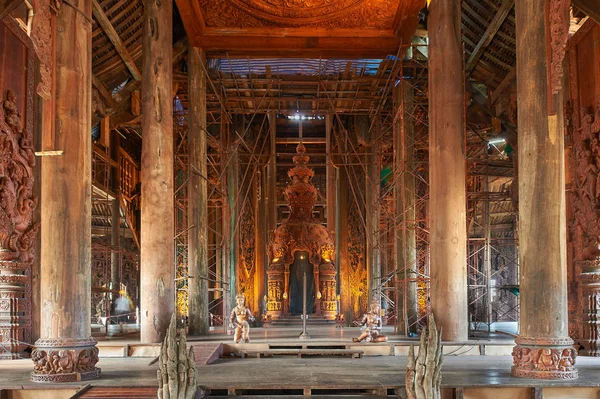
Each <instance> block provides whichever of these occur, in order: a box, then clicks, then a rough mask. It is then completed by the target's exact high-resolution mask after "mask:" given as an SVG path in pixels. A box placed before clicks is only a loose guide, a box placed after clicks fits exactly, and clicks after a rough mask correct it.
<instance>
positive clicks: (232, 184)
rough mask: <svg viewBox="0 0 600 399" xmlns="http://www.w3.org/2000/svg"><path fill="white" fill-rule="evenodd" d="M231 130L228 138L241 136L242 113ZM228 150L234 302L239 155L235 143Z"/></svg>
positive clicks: (231, 296) (238, 252)
mask: <svg viewBox="0 0 600 399" xmlns="http://www.w3.org/2000/svg"><path fill="white" fill-rule="evenodd" d="M231 128H232V129H233V132H232V134H231V137H230V140H231V139H232V138H234V137H235V138H237V137H238V135H237V134H235V131H237V132H238V133H239V135H240V136H243V133H244V117H243V115H234V118H233V125H232V126H231ZM229 145H230V146H229V151H228V154H227V155H228V160H229V162H228V165H227V201H228V204H229V207H228V209H229V223H228V228H229V232H228V235H229V242H228V244H229V247H228V252H229V264H228V273H229V288H231V292H230V297H229V300H230V303H231V304H232V306H233V304H234V303H235V295H236V294H237V288H238V287H237V269H238V263H239V254H240V229H239V228H236V226H237V222H238V218H239V216H238V215H239V209H240V207H241V205H242V204H241V202H242V199H241V198H239V188H240V187H239V180H240V178H239V175H240V172H239V165H240V162H239V156H238V146H237V145H236V144H229Z"/></svg>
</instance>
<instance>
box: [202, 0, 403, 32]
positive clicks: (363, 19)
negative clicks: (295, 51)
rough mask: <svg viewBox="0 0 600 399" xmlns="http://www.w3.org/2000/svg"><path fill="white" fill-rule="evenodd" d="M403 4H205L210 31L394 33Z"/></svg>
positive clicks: (326, 0) (313, 0)
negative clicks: (311, 28) (312, 29)
mask: <svg viewBox="0 0 600 399" xmlns="http://www.w3.org/2000/svg"><path fill="white" fill-rule="evenodd" d="M398 4H399V0H216V1H214V0H213V1H211V0H201V1H200V6H201V7H202V8H203V10H204V15H205V16H206V24H207V26H209V27H227V26H235V27H258V26H292V27H301V26H316V27H324V28H380V29H385V28H387V29H391V28H392V25H393V21H394V17H395V13H396V10H397V9H398Z"/></svg>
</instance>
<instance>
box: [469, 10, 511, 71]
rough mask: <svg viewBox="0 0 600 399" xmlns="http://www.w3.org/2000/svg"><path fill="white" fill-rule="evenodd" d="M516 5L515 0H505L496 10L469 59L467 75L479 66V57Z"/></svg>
mask: <svg viewBox="0 0 600 399" xmlns="http://www.w3.org/2000/svg"><path fill="white" fill-rule="evenodd" d="M514 5H515V0H504V1H503V2H502V5H501V6H500V8H499V9H498V12H496V15H495V16H494V18H493V19H492V22H490V24H489V25H488V27H487V29H486V30H485V33H484V34H483V36H482V37H481V39H480V40H479V42H478V43H477V46H475V49H474V50H473V52H472V53H471V56H470V57H469V60H468V61H467V66H466V68H465V74H466V75H467V76H469V75H470V74H471V72H473V70H474V69H475V67H476V66H477V63H478V62H479V59H480V58H481V56H482V55H483V53H484V52H485V49H486V48H487V47H488V46H489V45H490V43H491V42H492V40H493V39H494V36H496V33H497V32H498V29H500V26H502V24H503V23H504V20H505V19H506V16H507V15H508V13H509V12H510V10H511V9H512V8H513V6H514Z"/></svg>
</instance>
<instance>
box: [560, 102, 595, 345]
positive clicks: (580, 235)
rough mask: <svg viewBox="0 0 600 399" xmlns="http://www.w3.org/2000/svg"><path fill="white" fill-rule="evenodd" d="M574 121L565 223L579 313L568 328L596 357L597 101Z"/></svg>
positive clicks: (573, 294) (572, 295) (574, 297)
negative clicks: (573, 269)
mask: <svg viewBox="0 0 600 399" xmlns="http://www.w3.org/2000/svg"><path fill="white" fill-rule="evenodd" d="M574 120H579V123H577V124H576V123H573V125H575V126H574V128H573V134H572V140H573V148H572V151H571V152H570V154H569V164H570V165H569V166H570V170H571V175H572V183H571V190H570V191H569V192H568V197H569V200H570V210H571V213H572V215H573V217H572V219H571V220H570V223H569V233H570V242H571V245H572V251H573V259H574V264H575V273H576V275H577V276H578V278H577V281H576V285H575V286H574V287H573V289H572V292H571V293H570V294H571V298H572V300H573V299H574V300H575V302H576V306H575V307H576V308H577V309H578V312H579V315H577V317H576V318H575V320H574V322H573V323H572V325H571V326H570V327H571V332H572V333H573V336H574V337H575V338H577V339H578V340H579V341H580V342H581V343H582V344H583V346H584V347H585V349H584V353H585V354H586V355H590V356H600V352H599V351H598V344H599V341H598V338H599V334H598V332H599V331H598V329H599V327H598V319H599V317H600V309H599V308H598V306H597V298H598V297H599V296H600V179H598V175H599V172H600V143H599V141H600V137H599V135H600V101H597V102H596V105H595V106H594V107H593V109H591V110H585V109H584V110H583V112H582V113H581V118H580V119H579V118H576V117H575V118H574ZM577 125H579V126H578V127H577ZM573 290H576V292H573Z"/></svg>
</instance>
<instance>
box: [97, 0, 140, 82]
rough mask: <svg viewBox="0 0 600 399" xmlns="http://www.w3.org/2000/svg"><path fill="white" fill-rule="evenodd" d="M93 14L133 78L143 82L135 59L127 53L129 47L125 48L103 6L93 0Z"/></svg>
mask: <svg viewBox="0 0 600 399" xmlns="http://www.w3.org/2000/svg"><path fill="white" fill-rule="evenodd" d="M92 12H93V13H94V18H96V21H97V22H98V24H99V25H100V26H101V27H102V29H103V30H104V33H105V34H106V36H107V37H108V39H109V40H110V41H111V43H112V44H113V46H115V49H116V50H117V53H119V56H121V59H122V60H123V62H124V63H125V65H126V66H127V69H128V70H129V72H130V73H131V76H133V78H134V79H135V80H142V74H141V73H140V71H139V69H138V68H137V66H136V65H135V62H134V61H133V58H131V55H130V54H129V51H127V47H125V44H124V43H123V41H122V40H121V38H120V37H119V34H118V33H117V31H116V30H115V28H114V27H113V26H112V23H111V22H110V20H109V19H108V17H107V16H106V14H105V13H104V10H102V6H101V5H100V3H98V0H92Z"/></svg>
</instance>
